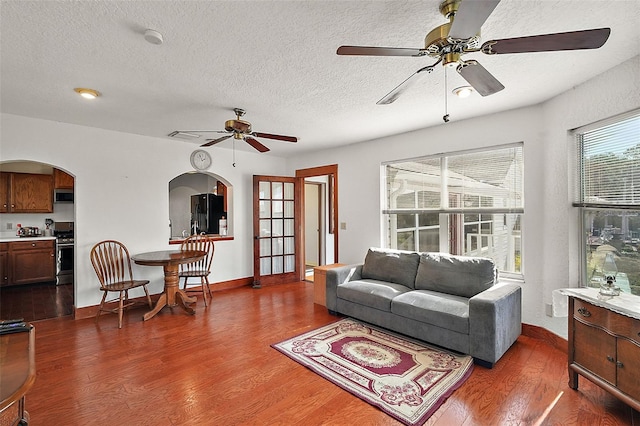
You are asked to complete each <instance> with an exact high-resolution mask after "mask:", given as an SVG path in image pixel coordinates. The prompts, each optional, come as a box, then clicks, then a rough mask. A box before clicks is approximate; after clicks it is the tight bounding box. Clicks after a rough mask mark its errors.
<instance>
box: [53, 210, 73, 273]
mask: <svg viewBox="0 0 640 426" xmlns="http://www.w3.org/2000/svg"><path fill="white" fill-rule="evenodd" d="M53 235H55V237H56V284H58V285H60V284H72V283H73V270H74V268H73V258H74V256H73V251H74V240H73V222H56V223H55V224H54V230H53Z"/></svg>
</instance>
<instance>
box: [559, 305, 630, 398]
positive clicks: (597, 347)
mask: <svg viewBox="0 0 640 426" xmlns="http://www.w3.org/2000/svg"><path fill="white" fill-rule="evenodd" d="M568 326H569V328H568V330H569V341H568V343H569V387H571V388H572V389H577V388H578V374H579V375H581V376H583V377H585V378H587V379H589V380H590V381H592V382H593V383H595V384H597V385H598V386H600V387H601V388H603V389H605V390H607V391H608V392H610V393H611V394H613V395H614V396H616V397H617V398H619V399H620V400H622V401H624V402H625V403H627V404H628V405H630V406H631V407H632V408H634V409H635V410H640V320H638V319H636V318H632V317H630V316H626V315H622V314H619V313H617V312H614V311H612V310H610V309H607V308H604V307H601V306H596V305H593V304H591V303H589V302H587V301H585V300H582V299H579V298H577V297H573V296H569V324H568Z"/></svg>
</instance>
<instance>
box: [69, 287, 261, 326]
mask: <svg viewBox="0 0 640 426" xmlns="http://www.w3.org/2000/svg"><path fill="white" fill-rule="evenodd" d="M252 284H253V277H246V278H238V279H235V280H230V281H222V282H219V283H215V284H211V291H212V292H214V293H215V292H217V291H223V290H230V289H232V288H238V287H244V286H250V285H252ZM157 296H158V295H157V294H152V295H151V300H153V303H155V302H156V300H157V299H158V297H157ZM129 300H131V301H132V302H136V303H138V304H139V306H148V305H147V298H146V297H145V296H141V297H135V298H131V299H129ZM116 303H118V302H117V301H113V302H109V303H107V308H108V309H112V308H113V307H115V305H116ZM99 308H100V305H93V306H85V307H82V308H76V307H75V306H74V308H73V319H85V318H93V317H95V316H96V315H97V314H98V310H99ZM133 308H134V309H138V307H133Z"/></svg>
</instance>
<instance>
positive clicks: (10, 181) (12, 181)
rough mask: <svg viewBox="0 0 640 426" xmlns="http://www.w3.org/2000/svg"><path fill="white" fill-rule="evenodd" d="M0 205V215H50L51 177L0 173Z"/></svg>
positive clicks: (51, 201) (51, 200) (51, 209)
mask: <svg viewBox="0 0 640 426" xmlns="http://www.w3.org/2000/svg"><path fill="white" fill-rule="evenodd" d="M0 203H1V204H0V213H52V212H53V177H52V175H43V174H33V173H8V172H2V173H0Z"/></svg>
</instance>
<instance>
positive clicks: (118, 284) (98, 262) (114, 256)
mask: <svg viewBox="0 0 640 426" xmlns="http://www.w3.org/2000/svg"><path fill="white" fill-rule="evenodd" d="M91 264H92V265H93V269H95V271H96V275H97V276H98V280H99V281H100V290H102V291H103V292H104V294H103V295H102V301H101V302H100V309H99V310H98V313H97V314H96V324H97V323H98V318H100V315H101V313H102V312H112V313H117V314H118V328H122V314H123V311H124V310H125V309H126V308H127V307H129V306H131V305H133V304H134V302H129V290H131V289H132V288H136V287H142V288H143V289H144V293H145V294H146V296H147V302H148V303H149V307H150V308H152V307H153V305H152V303H151V296H150V295H149V290H148V289H147V284H149V281H148V280H134V279H133V273H132V271H131V259H130V257H129V250H127V248H126V247H125V245H124V244H122V243H121V242H119V241H115V240H105V241H101V242H99V243H98V244H96V245H95V246H93V248H92V249H91ZM109 292H118V293H119V302H118V306H117V307H116V308H113V309H106V308H105V307H104V305H105V301H106V299H107V294H108V293H109Z"/></svg>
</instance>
